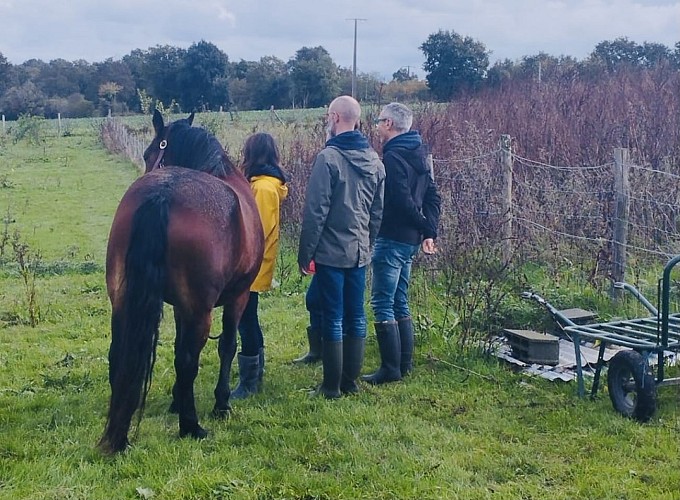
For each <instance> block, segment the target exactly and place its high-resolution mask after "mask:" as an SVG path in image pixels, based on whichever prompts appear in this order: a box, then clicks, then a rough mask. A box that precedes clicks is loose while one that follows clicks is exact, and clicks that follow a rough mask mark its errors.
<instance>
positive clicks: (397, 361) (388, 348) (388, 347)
mask: <svg viewBox="0 0 680 500" xmlns="http://www.w3.org/2000/svg"><path fill="white" fill-rule="evenodd" d="M374 325H375V333H376V337H377V339H378V348H379V349H380V368H378V371H377V372H375V373H373V374H371V375H364V376H363V377H361V380H365V381H366V382H368V383H369V384H374V385H379V384H385V383H387V382H396V381H398V380H401V369H400V365H401V347H400V339H399V328H398V327H397V322H396V321H385V322H380V323H374Z"/></svg>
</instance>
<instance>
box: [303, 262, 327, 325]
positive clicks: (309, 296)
mask: <svg viewBox="0 0 680 500" xmlns="http://www.w3.org/2000/svg"><path fill="white" fill-rule="evenodd" d="M305 307H306V308H307V311H308V312H309V326H310V327H311V328H312V330H314V331H317V332H318V331H321V328H323V325H322V321H323V309H322V305H321V294H320V293H319V280H318V279H317V278H316V275H314V276H312V281H311V282H310V283H309V287H308V288H307V293H306V294H305Z"/></svg>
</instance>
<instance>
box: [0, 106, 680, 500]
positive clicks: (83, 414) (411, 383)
mask: <svg viewBox="0 0 680 500" xmlns="http://www.w3.org/2000/svg"><path fill="white" fill-rule="evenodd" d="M144 118H145V119H146V120H148V117H144ZM45 125H46V126H48V127H54V123H53V122H49V123H46V124H45ZM139 126H140V127H141V126H143V120H141V119H140V122H139ZM308 126H314V125H313V124H310V125H308ZM233 127H234V128H235V129H238V130H239V131H240V132H239V133H242V134H244V136H245V135H246V134H247V133H248V131H249V130H251V129H252V127H253V124H252V123H249V124H242V123H237V122H234V124H233ZM52 130H53V129H52ZM97 130H98V127H97V126H96V125H92V123H91V122H89V123H84V122H83V123H73V124H72V125H71V129H70V131H69V132H68V133H66V134H64V133H63V132H62V134H61V135H60V134H59V133H49V134H43V136H41V139H40V140H39V141H38V142H37V143H33V142H30V141H28V140H26V139H22V140H19V141H18V142H16V143H15V142H14V140H13V138H12V136H11V135H10V134H6V135H4V136H3V135H2V134H1V133H0V214H2V221H3V222H2V224H1V225H0V250H1V251H2V253H1V254H0V499H13V500H14V499H32V500H38V499H41V500H46V499H53V500H57V499H59V500H62V499H82V500H85V499H87V500H99V499H101V500H104V499H106V500H108V499H138V498H142V499H149V498H154V499H162V500H170V499H253V500H254V499H300V500H302V499H306V500H311V499H458V498H460V499H581V498H582V499H600V498H601V499H631V500H633V499H635V500H638V499H642V498H649V499H678V498H680V452H679V451H678V450H679V449H680V448H679V446H680V445H679V438H680V405H679V404H678V397H679V391H678V388H677V386H676V387H670V388H664V389H660V391H659V395H660V399H659V411H658V413H657V415H656V416H655V417H654V418H653V419H652V420H651V421H650V422H649V423H647V424H639V423H636V422H634V421H631V420H627V419H624V418H622V417H620V416H619V415H618V414H616V413H615V412H614V410H613V409H612V407H611V404H610V402H609V398H608V397H607V394H606V390H605V391H603V392H602V393H601V394H600V396H599V397H598V398H597V399H596V400H595V401H591V400H588V399H584V400H580V399H578V398H577V397H576V396H575V385H574V384H572V383H559V382H555V383H551V382H547V381H545V380H542V379H537V378H532V377H528V376H525V375H521V374H518V373H514V372H513V371H512V370H511V369H510V368H509V367H508V366H507V365H504V364H502V363H499V362H498V361H496V359H495V358H493V357H487V356H485V355H484V354H483V353H482V350H481V349H476V348H475V347H474V346H473V345H468V346H467V347H466V348H460V347H459V343H458V342H457V339H456V328H455V323H456V320H455V318H456V315H457V312H456V311H455V310H453V311H451V310H449V309H450V307H449V308H447V304H446V303H445V300H444V299H443V297H444V296H445V293H444V292H445V291H444V290H443V287H442V286H441V284H440V283H439V280H438V278H432V277H431V276H430V275H426V274H424V273H422V272H417V273H416V276H415V277H414V286H413V294H414V313H415V315H416V316H417V318H418V325H419V327H420V328H419V330H418V336H417V345H416V356H415V361H416V363H415V371H414V373H413V374H412V376H410V377H409V378H408V379H406V380H404V381H402V382H400V383H395V384H390V385H387V386H381V387H369V386H367V385H362V392H361V393H360V394H358V395H356V396H352V397H344V398H342V399H340V400H336V401H326V400H324V399H318V398H310V397H309V396H308V391H309V390H310V389H311V388H312V387H313V386H314V385H315V384H316V383H317V382H319V381H320V380H321V375H322V370H321V367H320V366H312V367H307V366H305V367H299V366H295V365H293V364H291V363H290V361H291V360H292V359H293V358H294V357H297V356H298V355H300V354H302V353H303V352H304V350H305V348H306V339H305V334H304V332H305V327H306V325H307V319H306V311H305V308H304V291H305V289H306V286H307V281H306V278H304V279H303V278H301V277H299V276H298V274H297V272H296V271H295V264H294V259H295V250H296V248H295V243H294V235H293V236H291V237H290V238H289V239H288V240H287V241H286V242H285V244H284V247H283V251H282V257H281V262H280V264H281V265H280V266H279V275H278V276H277V279H278V280H279V281H280V282H281V286H280V287H279V288H278V289H276V290H274V291H273V292H271V293H268V294H266V295H265V296H264V297H263V298H262V300H261V308H262V310H261V320H262V322H263V329H264V332H265V343H266V353H267V366H266V374H265V384H264V389H263V391H262V392H261V393H260V394H258V395H257V396H255V397H254V398H251V399H249V400H245V401H238V402H234V403H233V407H234V412H233V415H232V417H231V418H229V419H228V420H224V421H216V420H213V419H211V418H210V416H209V413H210V410H211V409H212V405H213V396H212V392H213V389H214V384H215V378H216V374H217V369H218V359H217V353H216V343H215V342H213V341H211V342H209V344H208V345H207V346H206V348H205V350H204V352H203V354H202V357H201V369H200V372H199V376H198V379H197V381H196V397H197V406H198V411H199V418H200V419H201V421H202V423H203V425H204V426H205V427H207V428H208V430H209V431H210V434H209V436H208V438H207V439H205V440H203V441H194V440H191V439H180V438H179V437H178V426H177V417H176V415H172V414H170V413H168V411H167V408H168V405H169V403H170V399H171V398H170V389H171V386H172V383H173V377H174V374H173V364H172V352H173V331H174V325H173V321H172V312H171V311H170V310H169V309H167V310H166V315H165V318H164V320H163V322H162V326H161V327H162V331H161V338H160V344H159V346H158V361H157V363H156V367H155V371H154V379H153V385H152V388H151V391H150V394H149V398H148V401H147V408H146V412H145V415H144V418H143V420H142V422H141V425H140V426H139V427H138V428H136V430H133V432H132V433H131V440H132V446H131V448H130V449H129V450H128V451H127V452H125V453H124V454H121V455H119V456H116V457H113V458H110V457H104V456H101V455H100V454H99V452H98V451H97V449H96V448H95V445H96V443H97V441H98V440H99V437H100V435H101V432H102V430H103V427H104V423H105V415H106V410H107V404H108V394H109V392H108V391H109V389H108V379H107V377H108V368H107V352H108V344H109V340H110V331H109V319H110V318H109V315H110V309H109V304H108V299H107V296H106V287H105V282H104V271H103V266H104V259H105V253H106V241H107V236H108V230H109V226H110V223H111V220H112V217H113V213H114V211H115V209H116V206H117V204H118V201H119V200H120V198H121V196H122V195H123V193H124V192H125V190H126V188H127V186H128V185H129V184H130V183H131V182H132V181H133V180H134V179H135V178H136V177H137V176H138V175H139V173H138V171H137V170H136V167H134V166H133V165H132V164H131V163H129V162H128V161H126V160H123V159H120V158H117V157H114V156H111V155H109V154H108V153H107V152H106V151H104V150H103V149H102V147H101V146H100V143H99V140H98V137H97V135H96V133H97ZM528 272H529V271H528ZM530 272H531V278H532V279H534V280H542V281H539V282H537V283H535V284H536V289H537V290H539V289H541V288H543V289H545V290H547V291H548V293H549V294H550V296H551V297H552V298H557V299H559V300H578V297H583V298H584V299H583V300H584V302H581V303H578V304H570V305H572V306H577V305H580V306H591V307H592V306H596V307H599V306H603V304H606V303H607V299H606V296H602V295H601V294H599V293H598V292H593V291H592V290H589V291H588V292H587V293H583V290H584V288H586V285H585V284H584V283H585V282H584V281H582V280H579V279H573V281H570V278H567V277H562V279H561V280H560V281H559V286H557V285H556V283H555V275H554V273H546V272H545V271H544V270H542V269H540V268H537V269H534V270H531V271H530ZM652 286H653V285H652ZM560 287H561V288H560ZM603 307H604V306H603ZM630 307H632V306H630ZM368 309H369V308H368V306H367V310H368ZM504 310H505V311H507V314H508V318H507V320H508V321H512V322H514V324H516V325H522V326H530V323H531V322H534V323H535V322H540V321H541V318H543V316H544V315H543V314H542V312H541V311H536V308H535V307H533V306H532V305H531V304H527V303H525V302H521V301H519V300H514V299H513V300H511V301H509V302H508V304H507V306H506V307H505V309H504ZM622 311H623V312H625V308H624V309H622V310H620V311H614V310H609V311H608V313H612V314H613V313H619V312H622ZM445 316H446V317H447V318H449V319H448V322H447V323H446V325H448V326H445V324H444V317H445ZM218 318H219V315H218V314H216V315H215V319H216V320H217V319H218ZM31 319H33V323H34V325H33V326H32V325H31ZM217 328H218V327H217V324H215V327H214V332H215V333H216V332H217ZM378 362H379V359H378V354H377V346H376V344H375V341H374V337H373V333H372V331H371V332H370V333H369V344H368V347H367V356H366V361H365V365H364V373H368V372H369V371H372V370H373V369H374V368H376V366H377V364H378ZM234 375H235V374H234ZM234 383H235V378H233V379H232V387H233V385H234Z"/></svg>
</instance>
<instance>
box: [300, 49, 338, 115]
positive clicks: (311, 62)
mask: <svg viewBox="0 0 680 500" xmlns="http://www.w3.org/2000/svg"><path fill="white" fill-rule="evenodd" d="M288 67H289V69H290V76H291V81H292V84H293V105H302V107H303V108H307V107H310V108H316V107H319V106H324V105H325V104H328V103H329V102H330V101H331V100H332V99H333V98H334V97H335V96H336V95H337V93H338V67H337V65H336V64H335V62H333V59H332V58H331V56H330V54H329V53H328V51H327V50H326V49H324V48H323V47H321V46H318V47H302V48H301V49H300V50H298V51H297V52H296V53H295V57H293V58H292V59H291V60H290V61H289V62H288Z"/></svg>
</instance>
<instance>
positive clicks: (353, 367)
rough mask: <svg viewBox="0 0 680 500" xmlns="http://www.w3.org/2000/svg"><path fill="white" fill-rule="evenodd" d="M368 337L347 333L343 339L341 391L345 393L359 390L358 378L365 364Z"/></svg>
mask: <svg viewBox="0 0 680 500" xmlns="http://www.w3.org/2000/svg"><path fill="white" fill-rule="evenodd" d="M365 346H366V339H364V338H359V337H350V336H347V335H345V336H344V337H343V340H342V380H341V381H340V391H341V392H342V393H343V394H354V393H356V392H359V385H358V384H357V379H358V378H359V374H360V373H361V367H362V366H363V364H364V348H365Z"/></svg>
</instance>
